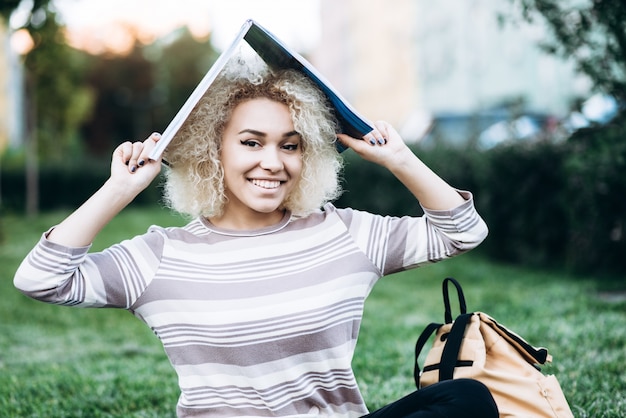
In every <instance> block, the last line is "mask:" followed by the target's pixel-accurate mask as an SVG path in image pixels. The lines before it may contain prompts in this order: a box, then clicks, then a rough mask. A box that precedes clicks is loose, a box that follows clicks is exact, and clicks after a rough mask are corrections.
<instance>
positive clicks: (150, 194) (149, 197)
mask: <svg viewBox="0 0 626 418" xmlns="http://www.w3.org/2000/svg"><path fill="white" fill-rule="evenodd" d="M16 159H19V158H17V157H16ZM0 169H1V170H2V171H1V173H0V190H2V206H3V211H4V212H14V213H21V212H23V211H24V209H25V206H24V205H25V200H26V197H25V183H26V179H25V173H24V170H23V168H22V165H21V164H20V162H19V161H17V162H14V161H10V160H9V161H8V163H7V164H4V162H3V164H2V166H1V167H0ZM109 173H110V162H109V161H108V160H103V159H94V158H84V159H80V160H77V161H68V162H67V163H66V164H63V165H61V164H48V163H45V164H42V165H41V167H40V168H39V174H40V178H39V186H40V187H39V188H40V191H39V205H40V209H41V210H43V211H51V210H58V209H65V208H77V207H78V206H80V205H81V204H82V203H83V202H84V201H85V200H87V198H89V196H91V195H92V194H93V193H94V192H95V191H96V190H97V189H98V188H99V187H101V186H102V184H103V183H104V182H105V181H106V179H107V178H108V176H109ZM162 181H163V179H162V178H161V177H157V178H156V179H155V180H154V181H153V183H152V184H151V185H150V186H149V187H148V188H147V189H146V190H144V191H143V192H142V193H141V194H140V195H139V196H137V197H136V198H135V200H134V201H133V203H132V204H131V205H132V206H135V205H139V206H144V205H156V204H158V203H159V202H160V200H161V190H160V185H161V183H162Z"/></svg>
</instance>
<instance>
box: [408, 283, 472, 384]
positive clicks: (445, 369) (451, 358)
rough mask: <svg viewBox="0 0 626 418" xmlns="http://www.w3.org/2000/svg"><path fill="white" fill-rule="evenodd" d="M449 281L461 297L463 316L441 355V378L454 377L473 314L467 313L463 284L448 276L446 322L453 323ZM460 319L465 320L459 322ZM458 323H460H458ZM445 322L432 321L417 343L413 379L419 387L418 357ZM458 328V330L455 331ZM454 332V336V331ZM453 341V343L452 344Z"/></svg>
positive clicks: (445, 288) (460, 307)
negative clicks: (466, 327) (462, 342)
mask: <svg viewBox="0 0 626 418" xmlns="http://www.w3.org/2000/svg"><path fill="white" fill-rule="evenodd" d="M448 283H452V284H453V285H454V287H455V288H456V291H457V294H458V298H459V310H460V311H461V316H459V318H457V319H456V321H455V323H454V325H453V326H452V329H451V330H450V335H448V337H447V338H448V342H447V343H446V346H445V347H444V351H443V353H442V356H441V363H440V369H439V380H440V381H441V380H448V379H452V375H453V373H454V367H455V366H456V361H457V358H458V354H459V350H460V347H461V341H462V339H463V335H464V333H465V325H467V323H468V322H469V318H470V317H471V316H472V314H467V305H466V303H465V295H464V294H463V289H462V288H461V284H460V283H459V282H457V281H456V280H455V279H453V278H452V277H447V278H446V279H444V281H443V283H442V290H443V304H444V307H445V312H444V319H445V320H446V322H445V323H446V324H450V323H452V308H451V305H450V295H449V292H448ZM463 315H466V316H467V317H466V318H462V317H463ZM459 320H461V322H463V323H462V324H460V323H459ZM457 324H458V325H457ZM442 325H443V324H438V323H435V322H433V323H431V324H428V326H427V327H426V328H425V329H424V331H422V333H421V334H420V336H419V338H418V339H417V342H416V343H415V366H414V368H413V379H414V380H415V386H416V387H417V388H419V386H420V374H421V370H420V365H419V363H418V357H419V356H420V354H421V352H422V350H423V349H424V345H425V344H426V342H427V341H428V339H429V338H430V336H431V335H432V334H433V333H434V332H435V331H436V330H438V329H439V327H441V326H442ZM455 328H456V331H455ZM453 332H454V336H452V333H453ZM450 338H453V341H450ZM451 343H452V344H451ZM449 345H452V348H448V346H449Z"/></svg>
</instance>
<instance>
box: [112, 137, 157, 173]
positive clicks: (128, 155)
mask: <svg viewBox="0 0 626 418" xmlns="http://www.w3.org/2000/svg"><path fill="white" fill-rule="evenodd" d="M160 138H161V135H160V134H159V133H156V132H155V133H153V134H152V135H150V136H149V137H148V139H146V140H145V141H143V142H139V141H136V142H130V141H127V142H124V143H123V144H121V145H120V146H119V147H118V154H119V155H120V157H121V160H122V162H123V163H124V164H126V165H127V166H128V171H130V172H131V173H134V172H136V171H137V170H138V169H139V168H140V167H142V166H143V165H144V164H146V162H148V156H149V155H150V151H152V149H153V148H154V146H155V144H156V143H157V142H158V141H159V139H160Z"/></svg>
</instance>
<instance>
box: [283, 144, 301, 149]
mask: <svg viewBox="0 0 626 418" xmlns="http://www.w3.org/2000/svg"><path fill="white" fill-rule="evenodd" d="M283 149H285V150H287V151H296V150H297V149H298V144H285V145H283Z"/></svg>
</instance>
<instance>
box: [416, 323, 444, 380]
mask: <svg viewBox="0 0 626 418" xmlns="http://www.w3.org/2000/svg"><path fill="white" fill-rule="evenodd" d="M441 325H443V324H437V323H435V322H432V323H430V324H428V326H427V327H426V328H425V329H424V331H422V333H421V334H420V336H419V338H418V339H417V342H416V343H415V365H414V366H413V379H414V380H415V387H416V388H418V389H419V387H420V374H421V369H420V365H419V363H418V357H419V356H420V354H421V352H422V349H423V348H424V345H425V344H426V342H427V341H428V339H429V338H430V336H431V335H432V334H433V332H435V331H437V330H438V329H439V327H440V326H441Z"/></svg>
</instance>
